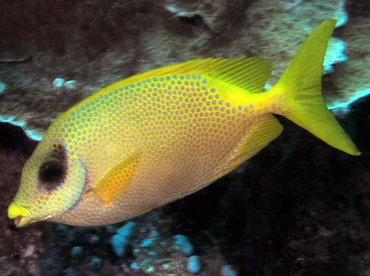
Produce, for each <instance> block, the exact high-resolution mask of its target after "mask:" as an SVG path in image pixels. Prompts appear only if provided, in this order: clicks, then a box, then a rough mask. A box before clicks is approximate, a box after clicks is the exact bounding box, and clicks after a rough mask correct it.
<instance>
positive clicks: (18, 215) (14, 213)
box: [8, 202, 29, 227]
mask: <svg viewBox="0 0 370 276" xmlns="http://www.w3.org/2000/svg"><path fill="white" fill-rule="evenodd" d="M28 213H29V212H28V209H27V208H26V207H24V206H22V205H20V204H18V203H16V202H12V203H11V204H10V205H9V207H8V217H9V218H10V219H15V221H14V223H15V225H16V226H17V227H22V226H24V223H22V218H24V217H26V216H27V215H28Z"/></svg>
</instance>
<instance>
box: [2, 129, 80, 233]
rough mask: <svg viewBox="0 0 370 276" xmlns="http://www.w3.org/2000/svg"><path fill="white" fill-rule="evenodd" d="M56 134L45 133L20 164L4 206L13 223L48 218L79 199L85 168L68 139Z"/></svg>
mask: <svg viewBox="0 0 370 276" xmlns="http://www.w3.org/2000/svg"><path fill="white" fill-rule="evenodd" d="M49 132H50V131H49ZM58 136H59V137H60V135H56V134H55V133H49V134H48V133H46V135H45V137H44V138H43V140H42V141H41V142H40V143H39V145H38V146H37V148H36V150H35V151H34V153H33V154H32V156H31V157H30V159H29V160H28V161H27V162H26V164H25V166H24V167H23V170H22V177H21V184H20V187H19V189H18V192H17V194H16V196H15V198H14V200H13V202H12V203H11V204H10V205H9V207H8V217H9V218H10V219H14V222H15V225H16V226H17V227H23V226H26V225H28V224H30V223H32V222H36V221H40V220H52V219H53V218H55V217H57V216H58V215H62V214H64V213H65V212H66V211H67V210H68V209H69V208H71V207H72V206H74V205H75V204H77V202H78V201H79V198H80V196H81V193H82V191H83V189H84V186H85V181H86V177H85V175H86V172H85V169H84V166H83V165H82V162H81V160H80V157H79V156H78V154H77V149H76V148H73V144H72V142H71V141H69V140H68V141H65V140H64V139H63V138H55V137H58Z"/></svg>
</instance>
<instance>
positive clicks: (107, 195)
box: [92, 151, 143, 207]
mask: <svg viewBox="0 0 370 276" xmlns="http://www.w3.org/2000/svg"><path fill="white" fill-rule="evenodd" d="M142 154H143V152H141V151H137V152H135V153H133V154H132V155H131V156H130V157H129V158H127V159H125V160H124V161H122V162H121V163H119V164H118V165H116V166H115V167H113V168H112V169H111V170H110V171H109V172H108V173H107V174H106V175H105V176H104V177H103V178H102V179H101V180H100V181H99V182H98V183H97V184H96V186H95V187H94V188H93V190H92V194H93V195H92V196H93V197H95V198H96V199H98V200H99V201H101V202H102V204H103V205H104V206H105V207H107V206H109V205H110V203H111V202H114V201H115V200H117V199H118V198H119V197H120V196H121V195H123V194H124V192H125V190H126V189H127V188H128V187H129V186H130V185H131V184H132V181H133V178H134V176H135V172H136V169H137V167H138V165H139V163H140V157H141V156H142Z"/></svg>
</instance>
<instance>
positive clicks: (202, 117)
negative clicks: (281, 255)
mask: <svg viewBox="0 0 370 276" xmlns="http://www.w3.org/2000/svg"><path fill="white" fill-rule="evenodd" d="M335 24H336V21H335V20H334V19H328V20H325V21H324V22H323V23H322V24H321V25H319V26H318V27H317V28H316V29H315V30H314V31H313V32H312V33H311V35H310V36H309V37H308V38H307V39H306V40H305V42H304V43H303V45H302V46H301V48H300V49H299V50H298V53H297V54H296V56H295V57H294V58H293V60H292V61H291V63H290V64H289V65H288V67H287V69H286V71H285V72H284V73H283V75H282V76H281V78H280V79H279V80H278V81H277V82H276V84H275V85H273V86H272V87H271V88H270V89H268V90H267V89H265V85H266V83H267V81H268V78H269V77H270V75H271V72H272V63H271V61H269V60H267V59H263V58H259V57H251V58H238V59H228V58H201V59H195V60H191V61H188V62H184V63H180V64H175V65H170V66H166V67H163V68H159V69H154V70H151V71H148V72H144V73H139V74H137V75H134V76H131V77H128V78H127V79H123V80H121V81H118V82H116V83H114V84H112V85H110V86H107V87H106V88H103V89H102V90H100V91H99V92H97V93H95V94H93V95H91V96H90V97H88V98H86V99H84V100H82V101H81V102H79V103H77V104H76V105H75V106H73V107H72V108H70V109H69V110H67V111H66V112H65V113H62V114H61V115H60V116H59V117H58V118H57V119H56V120H55V121H54V122H53V123H52V124H51V125H50V127H49V128H48V129H47V131H46V132H45V134H44V137H43V139H42V141H41V142H40V143H39V144H38V146H37V148H36V149H35V151H34V152H33V154H32V156H31V157H30V158H29V159H28V160H27V162H26V164H25V165H24V167H23V170H22V176H21V184H20V187H19V189H18V191H17V194H16V195H15V198H14V199H13V201H12V203H11V204H10V205H9V207H8V217H9V218H10V219H14V223H15V225H16V226H17V227H23V226H26V225H28V224H30V223H33V222H37V221H42V220H46V221H51V222H55V223H63V224H68V225H75V226H102V225H108V224H112V223H116V222H120V221H124V220H127V219H131V218H134V217H136V216H138V215H141V214H144V213H146V212H149V211H150V210H153V209H155V208H157V207H160V206H163V205H165V204H167V203H169V202H172V201H175V200H177V199H180V198H182V197H185V196H187V195H189V194H192V193H194V192H196V191H198V190H200V189H202V188H204V187H206V186H208V185H209V184H211V183H213V182H215V181H216V180H217V179H219V178H221V177H222V176H224V175H226V174H227V173H229V172H231V171H233V170H234V169H236V168H237V167H238V166H240V165H241V164H242V163H243V162H245V161H246V160H248V159H250V158H251V157H253V156H254V155H256V154H257V153H258V152H259V151H261V150H262V149H263V148H265V147H266V146H267V145H268V144H270V142H272V141H273V140H275V139H276V138H277V137H278V136H279V135H280V134H281V132H282V130H283V127H282V125H281V124H280V123H279V121H278V119H277V118H276V116H275V115H278V116H279V115H280V116H284V117H286V118H288V119H289V120H291V121H292V122H294V123H295V124H297V125H298V126H300V127H302V128H304V129H306V130H307V131H309V132H310V133H312V134H313V135H315V136H316V137H318V138H319V139H321V140H322V141H324V142H326V143H327V144H328V145H330V146H332V147H334V148H336V149H338V150H341V151H343V152H345V153H347V154H350V155H355V156H356V155H360V151H359V150H358V149H357V147H356V145H355V144H354V143H353V142H352V140H351V138H350V137H349V136H348V135H347V134H346V132H345V131H344V130H343V129H342V127H341V126H340V125H339V123H338V122H337V121H336V119H335V117H334V116H333V115H332V113H331V112H330V111H329V110H328V108H327V106H326V104H325V101H324V99H323V97H322V92H321V90H322V87H321V82H322V75H323V61H324V56H325V52H326V48H327V44H328V40H329V38H330V37H331V35H332V33H333V30H334V28H335Z"/></svg>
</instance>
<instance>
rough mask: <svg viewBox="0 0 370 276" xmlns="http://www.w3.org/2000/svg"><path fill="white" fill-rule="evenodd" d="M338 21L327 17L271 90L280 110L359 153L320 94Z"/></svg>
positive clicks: (346, 149)
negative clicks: (327, 54) (324, 70)
mask: <svg viewBox="0 0 370 276" xmlns="http://www.w3.org/2000/svg"><path fill="white" fill-rule="evenodd" d="M335 24H336V21H335V20H334V19H328V20H326V21H324V22H323V23H322V24H321V25H320V26H319V27H318V28H317V29H316V30H314V31H313V33H312V34H311V35H310V36H309V37H308V38H307V40H306V41H305V42H304V43H303V45H302V47H301V48H300V50H299V51H298V53H297V55H296V56H295V58H294V59H293V60H292V62H291V63H290V65H289V66H288V68H287V69H286V71H285V72H284V74H283V76H282V77H281V79H280V80H279V81H278V82H277V83H276V85H275V86H274V87H272V88H271V90H270V92H271V95H275V98H279V101H281V102H282V103H283V105H281V112H282V114H283V115H284V116H285V117H287V118H288V119H289V120H291V121H293V122H295V123H296V124H298V125H299V126H301V127H303V128H305V129H306V130H308V131H309V132H311V133H312V134H313V135H315V136H317V137H318V138H320V139H321V140H323V141H324V142H326V143H328V144H329V145H331V146H333V147H335V148H337V149H339V150H342V151H344V152H346V153H348V154H351V155H360V152H359V150H358V149H357V147H356V145H355V144H354V143H353V142H352V140H351V139H350V138H349V136H348V135H347V134H346V133H345V132H344V130H343V129H342V127H341V126H340V125H339V123H338V122H337V120H336V119H335V118H334V116H333V115H332V114H331V112H330V111H329V110H328V108H327V106H326V104H325V102H324V99H323V97H322V95H321V77H322V74H323V62H324V56H325V52H326V47H327V44H328V41H329V38H330V36H331V35H332V33H333V30H334V28H335Z"/></svg>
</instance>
